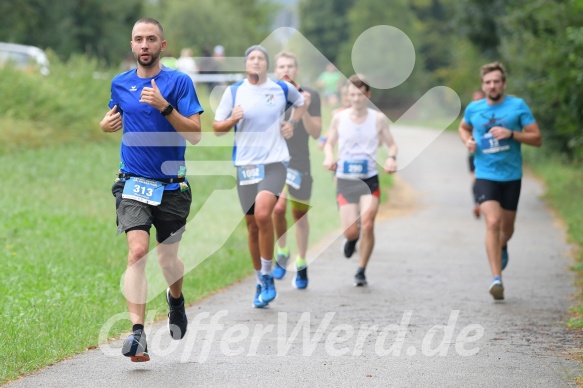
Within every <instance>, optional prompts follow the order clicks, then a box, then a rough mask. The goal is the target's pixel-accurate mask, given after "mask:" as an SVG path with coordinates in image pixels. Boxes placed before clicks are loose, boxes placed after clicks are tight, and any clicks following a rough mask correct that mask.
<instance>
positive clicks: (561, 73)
mask: <svg viewBox="0 0 583 388" xmlns="http://www.w3.org/2000/svg"><path fill="white" fill-rule="evenodd" d="M297 1H298V16H299V20H300V27H299V30H300V32H301V33H302V34H303V35H304V36H305V37H306V38H307V39H308V40H309V41H310V42H311V43H312V44H313V45H314V46H315V47H317V48H318V50H319V51H321V52H322V53H323V54H324V55H325V56H326V58H328V59H329V60H330V61H332V62H333V63H334V64H335V65H336V66H337V67H338V68H339V69H340V70H341V71H342V73H344V74H346V75H348V74H351V73H353V72H354V69H353V68H352V59H351V52H352V47H353V45H354V42H355V41H356V39H357V38H358V36H359V35H360V34H362V32H364V31H366V30H367V29H369V28H371V27H374V26H377V25H391V26H394V27H397V28H399V29H401V30H402V31H404V32H405V33H406V34H407V36H408V37H409V38H410V39H411V41H412V42H413V44H414V46H415V50H416V64H415V69H414V71H413V73H412V74H411V76H410V77H409V79H408V80H407V81H406V82H404V83H403V84H402V85H400V86H398V87H396V88H394V89H391V90H388V91H378V93H375V94H376V95H378V96H380V97H381V98H384V99H385V100H386V101H388V102H389V104H402V103H405V104H407V103H410V102H411V101H414V100H415V99H416V98H418V97H420V96H421V95H422V94H423V93H424V92H425V91H426V90H428V89H429V88H430V87H432V86H436V85H445V86H449V87H451V88H452V89H454V90H455V91H456V92H457V93H458V94H459V95H460V97H461V99H462V102H463V103H464V104H465V103H467V102H468V101H469V99H470V95H471V92H472V91H473V90H474V89H476V88H479V87H480V80H479V67H480V66H481V65H482V64H484V63H487V62H492V61H495V60H498V61H501V62H503V63H504V64H505V65H506V67H507V70H508V73H509V80H508V81H509V82H508V89H507V91H508V93H510V94H515V95H518V96H520V97H523V98H524V99H525V100H526V101H527V102H528V103H529V105H530V106H531V108H532V109H533V111H534V113H535V116H536V118H537V121H539V124H540V126H541V128H542V130H543V133H544V136H545V138H546V139H545V142H546V145H547V146H549V148H551V149H554V150H556V151H558V152H561V153H563V154H564V155H567V156H568V157H569V158H570V159H574V160H578V161H581V160H583V131H582V128H583V87H582V86H583V72H582V71H581V69H582V68H583V54H582V53H583V0H514V1H511V2H509V1H504V0H492V1H488V2H484V1H481V0H393V1H391V2H389V3H387V2H386V1H383V0H297ZM278 9H279V5H278V3H277V2H274V1H266V0H239V1H227V0H196V1H192V0H124V1H117V2H104V1H102V0H59V1H53V2H47V1H45V0H3V1H1V2H0V41H8V42H17V43H23V44H31V45H35V46H39V47H41V48H43V49H51V50H52V51H54V52H55V53H56V54H57V55H58V56H59V57H60V58H62V59H63V60H67V59H68V58H70V57H71V56H73V55H75V54H84V55H87V56H89V57H93V58H97V59H98V60H99V61H101V62H102V63H103V65H104V66H115V65H118V64H119V63H120V62H121V61H122V59H123V58H124V57H125V56H126V55H127V53H128V52H129V40H130V32H131V27H132V25H133V22H135V21H136V20H137V19H139V18H141V17H143V16H145V15H148V16H153V17H155V18H157V19H158V20H160V21H161V22H162V24H163V25H164V26H165V27H166V38H167V40H168V42H169V47H168V50H169V53H172V54H173V55H175V56H177V55H178V53H179V51H180V49H181V48H183V47H190V48H192V49H193V50H194V52H195V55H202V54H203V48H208V47H213V46H215V45H219V44H220V45H222V46H223V47H224V48H225V51H226V55H227V56H230V55H235V56H240V55H241V53H242V52H243V50H244V49H245V48H246V47H247V46H249V45H250V44H253V43H259V42H261V41H262V40H263V39H265V37H266V36H268V35H269V34H270V33H271V30H272V21H273V19H274V17H275V14H276V12H277V11H278Z"/></svg>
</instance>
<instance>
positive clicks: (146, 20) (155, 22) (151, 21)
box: [134, 18, 164, 39]
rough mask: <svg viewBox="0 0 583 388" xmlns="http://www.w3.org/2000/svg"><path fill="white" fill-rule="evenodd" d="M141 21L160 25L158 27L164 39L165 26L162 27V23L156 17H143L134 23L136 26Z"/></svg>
mask: <svg viewBox="0 0 583 388" xmlns="http://www.w3.org/2000/svg"><path fill="white" fill-rule="evenodd" d="M140 23H144V24H154V25H156V26H158V29H159V30H160V36H161V37H162V39H164V28H162V25H161V24H160V22H159V21H157V20H156V19H152V18H141V19H140V20H138V21H137V22H135V23H134V27H135V26H136V25H138V24H140Z"/></svg>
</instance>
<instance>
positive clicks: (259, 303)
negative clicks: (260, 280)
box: [253, 284, 267, 309]
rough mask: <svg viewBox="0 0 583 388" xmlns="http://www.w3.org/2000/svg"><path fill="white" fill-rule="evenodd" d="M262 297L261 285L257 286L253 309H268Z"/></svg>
mask: <svg viewBox="0 0 583 388" xmlns="http://www.w3.org/2000/svg"><path fill="white" fill-rule="evenodd" d="M260 296H261V285H260V284H257V288H256V290H255V298H254V299H253V307H255V308H256V309H263V308H266V307H267V303H266V302H263V301H262V300H261V299H260V298H259V297H260Z"/></svg>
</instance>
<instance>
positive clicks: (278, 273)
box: [273, 253, 289, 280]
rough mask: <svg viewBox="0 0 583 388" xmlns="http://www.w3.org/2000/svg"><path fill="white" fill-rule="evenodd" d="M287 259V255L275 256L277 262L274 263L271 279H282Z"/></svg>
mask: <svg viewBox="0 0 583 388" xmlns="http://www.w3.org/2000/svg"><path fill="white" fill-rule="evenodd" d="M288 259H289V255H287V256H286V255H282V254H281V253H278V254H277V260H276V261H275V267H274V268H273V277H274V278H276V279H278V280H279V279H283V277H284V276H285V273H286V271H287V270H286V267H287V260H288Z"/></svg>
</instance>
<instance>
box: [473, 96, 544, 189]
mask: <svg viewBox="0 0 583 388" xmlns="http://www.w3.org/2000/svg"><path fill="white" fill-rule="evenodd" d="M464 120H465V122H466V123H467V124H468V125H470V126H472V127H473V133H472V134H473V136H474V139H475V140H476V152H475V154H474V164H475V166H476V178H478V179H488V180H492V181H498V182H508V181H514V180H518V179H521V178H522V153H521V150H520V143H519V142H517V141H515V140H512V139H502V140H496V139H494V138H492V137H491V136H490V135H489V134H488V131H489V130H490V129H491V128H492V127H495V126H500V127H504V128H507V129H511V130H513V131H519V132H521V131H522V128H524V127H525V126H526V125H529V124H532V123H534V122H535V121H536V120H535V119H534V117H533V115H532V112H531V111H530V108H529V107H528V105H526V103H525V102H524V100H522V99H521V98H518V97H512V96H504V100H503V101H502V102H501V103H500V104H496V105H489V104H488V100H487V99H482V100H478V101H473V102H471V103H470V104H469V105H468V106H467V108H466V110H465V113H464Z"/></svg>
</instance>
